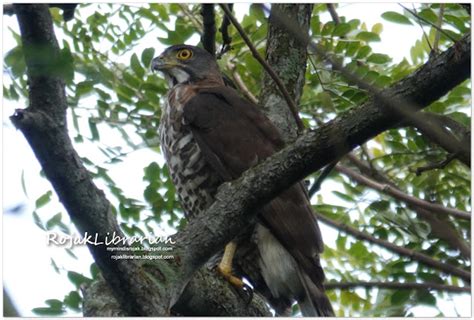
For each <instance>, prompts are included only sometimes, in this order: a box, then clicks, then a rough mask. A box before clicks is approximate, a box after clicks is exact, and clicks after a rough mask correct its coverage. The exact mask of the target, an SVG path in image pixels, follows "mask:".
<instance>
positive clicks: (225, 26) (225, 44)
mask: <svg viewBox="0 0 474 320" xmlns="http://www.w3.org/2000/svg"><path fill="white" fill-rule="evenodd" d="M227 6H228V7H229V10H230V12H232V9H233V7H234V5H233V4H232V3H229V4H228V5H227ZM229 25H230V21H229V18H228V17H227V15H224V18H223V19H222V24H221V27H220V28H219V31H220V32H221V34H222V47H221V50H220V52H219V54H218V55H217V58H218V59H220V58H221V57H222V55H223V54H224V53H226V52H227V51H229V50H230V49H232V46H231V43H232V37H230V36H229Z"/></svg>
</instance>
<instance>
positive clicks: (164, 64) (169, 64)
mask: <svg viewBox="0 0 474 320" xmlns="http://www.w3.org/2000/svg"><path fill="white" fill-rule="evenodd" d="M177 65H178V64H177V63H176V61H171V60H170V59H169V58H166V57H165V56H163V55H160V56H158V57H156V58H154V59H153V60H152V61H151V70H157V71H163V70H166V69H170V68H173V67H176V66H177Z"/></svg>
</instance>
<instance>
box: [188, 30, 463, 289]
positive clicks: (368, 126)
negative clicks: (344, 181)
mask: <svg viewBox="0 0 474 320" xmlns="http://www.w3.org/2000/svg"><path fill="white" fill-rule="evenodd" d="M468 70H470V36H469V35H468V36H466V37H465V38H464V39H463V41H461V42H459V43H458V44H456V46H454V47H452V48H450V49H448V50H447V51H445V52H443V53H442V54H440V55H439V56H438V57H436V58H435V59H432V60H430V61H429V62H428V63H426V64H425V65H424V66H422V67H421V68H420V69H418V70H417V71H416V72H415V73H413V74H411V75H410V76H408V77H406V78H405V79H403V80H401V81H399V82H398V83H396V84H395V85H393V86H392V87H390V88H388V89H385V90H384V91H383V94H384V95H385V96H388V97H391V98H392V99H396V100H397V101H399V100H409V101H413V103H415V104H416V105H417V106H418V108H423V107H426V106H427V105H429V104H430V103H432V102H433V101H434V100H436V99H438V98H439V97H441V96H443V95H444V94H445V93H446V92H447V91H448V90H450V89H452V88H453V87H455V86H456V85H457V84H459V83H460V82H462V81H464V80H465V79H466V78H467V77H468V76H469V71H468ZM433 88H436V90H433ZM392 110H393V109H389V110H387V109H386V108H385V106H384V105H383V104H382V103H381V102H380V101H377V102H376V103H374V102H373V100H369V101H368V102H366V103H365V104H363V105H362V106H359V107H356V108H352V109H351V110H349V111H347V112H345V113H343V114H342V115H340V116H339V117H337V118H336V119H334V120H332V121H330V122H328V123H326V124H323V125H321V126H320V127H319V128H318V129H317V130H315V131H310V132H308V133H305V134H303V135H302V136H300V137H299V138H298V139H297V140H296V141H295V142H294V143H293V144H291V145H289V146H287V147H286V148H284V149H283V150H281V151H279V152H278V153H276V154H274V155H273V156H271V157H269V158H268V159H266V160H265V161H264V162H262V163H260V164H259V165H257V166H255V167H253V168H251V169H249V170H247V171H246V172H245V173H244V174H243V175H242V177H240V178H239V179H238V180H235V181H233V182H229V183H225V184H223V185H222V186H221V187H220V189H219V192H218V194H217V195H216V201H215V202H214V204H213V205H212V206H211V207H210V208H209V209H208V210H206V212H205V213H204V214H203V215H202V216H200V217H198V218H196V219H194V220H193V221H192V222H191V223H190V224H189V225H188V226H187V228H186V230H184V231H183V232H181V233H180V237H181V238H183V239H193V241H192V242H183V245H184V246H185V247H186V248H187V249H188V253H189V256H188V257H187V258H188V260H186V261H183V265H185V266H191V270H192V269H193V267H192V266H193V265H194V268H196V265H200V264H202V263H204V262H205V261H206V260H207V259H209V257H211V256H212V255H213V254H214V253H215V250H216V248H223V247H224V245H225V244H226V243H228V242H229V241H230V240H232V239H233V238H234V237H235V236H236V235H237V234H238V233H240V232H242V230H245V229H246V228H247V227H248V224H249V221H251V222H253V221H255V220H254V218H255V212H257V211H258V208H259V207H260V206H261V205H263V204H264V203H266V201H268V200H269V199H272V198H274V197H275V196H276V195H277V194H279V193H280V192H281V191H282V190H284V189H286V188H287V187H288V186H289V185H292V184H294V183H296V182H298V181H300V180H301V179H303V178H304V177H305V176H307V175H308V174H310V173H312V172H314V171H316V170H319V169H321V168H322V167H324V166H325V165H327V164H328V163H330V162H331V161H333V160H334V159H336V158H337V157H340V156H342V155H344V154H345V153H347V152H349V151H350V150H352V149H353V148H355V147H356V146H358V145H360V144H362V143H364V142H365V141H367V140H368V139H370V138H372V137H374V136H376V135H377V134H378V133H380V132H382V131H384V130H386V129H388V128H390V127H392V126H393V125H394V124H396V123H397V122H398V121H401V120H403V116H400V115H399V114H394V113H393V111H392ZM391 111H392V112H391ZM191 235H193V236H191ZM402 249H404V248H402ZM404 250H406V249H404ZM405 253H406V254H407V255H408V256H410V257H412V255H413V253H412V252H405ZM420 259H421V260H422V261H430V262H431V261H433V260H432V259H430V258H429V257H426V256H424V255H423V256H422V258H420ZM196 263H197V264H196ZM438 264H440V265H441V266H440V267H442V268H443V270H444V271H446V272H447V273H450V272H451V271H449V270H448V269H453V267H452V266H448V265H445V264H442V263H438ZM438 264H437V263H434V265H438ZM453 270H455V271H452V272H456V270H460V269H453ZM456 274H459V275H460V276H463V279H466V280H467V279H469V272H465V271H464V270H460V271H459V272H457V273H456Z"/></svg>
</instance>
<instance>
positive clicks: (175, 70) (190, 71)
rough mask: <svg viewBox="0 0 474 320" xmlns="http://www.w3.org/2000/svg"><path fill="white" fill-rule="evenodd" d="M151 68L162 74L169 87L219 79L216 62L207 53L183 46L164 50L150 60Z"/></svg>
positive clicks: (193, 47) (196, 48) (199, 49)
mask: <svg viewBox="0 0 474 320" xmlns="http://www.w3.org/2000/svg"><path fill="white" fill-rule="evenodd" d="M151 68H152V70H158V71H161V72H162V73H164V75H165V77H166V79H167V80H168V83H169V85H170V87H173V86H175V85H177V84H180V83H193V82H197V81H201V80H216V79H221V76H220V72H219V67H218V65H217V62H216V60H215V59H214V57H213V56H212V55H211V54H210V53H209V52H207V51H206V50H204V49H201V48H198V47H195V46H189V45H185V44H179V45H175V46H172V47H169V48H168V49H166V50H165V51H164V52H163V53H162V54H160V55H159V56H158V57H156V58H154V59H153V60H152V62H151Z"/></svg>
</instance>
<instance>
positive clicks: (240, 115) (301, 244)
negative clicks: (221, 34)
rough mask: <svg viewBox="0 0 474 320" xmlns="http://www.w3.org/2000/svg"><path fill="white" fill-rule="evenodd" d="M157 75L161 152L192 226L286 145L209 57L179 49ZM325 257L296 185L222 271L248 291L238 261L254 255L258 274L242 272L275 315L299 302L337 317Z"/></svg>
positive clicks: (228, 254)
mask: <svg viewBox="0 0 474 320" xmlns="http://www.w3.org/2000/svg"><path fill="white" fill-rule="evenodd" d="M152 69H153V70H159V71H161V72H163V73H164V75H165V78H166V79H167V81H168V83H169V87H170V88H169V89H170V90H169V92H168V95H167V97H166V99H165V103H164V106H163V109H162V117H161V123H160V138H161V147H162V149H163V152H164V156H165V158H166V161H167V164H168V167H169V171H170V174H171V177H172V180H173V182H174V184H175V186H176V190H177V193H178V196H179V198H180V202H181V205H182V207H183V209H184V211H185V214H186V216H187V218H188V219H192V217H193V216H197V215H199V214H201V213H203V212H204V211H205V210H206V209H207V208H208V207H209V206H210V205H211V204H212V203H213V201H214V196H215V194H216V191H217V188H218V187H219V185H221V184H222V183H224V182H226V181H231V180H234V179H236V178H238V177H239V176H240V175H241V174H242V173H243V172H244V171H245V170H247V169H248V168H250V167H252V166H254V165H256V164H257V163H259V162H260V161H262V160H264V159H265V158H267V157H268V156H270V155H272V154H273V153H275V152H276V151H278V150H279V149H281V148H282V147H283V146H284V143H283V140H282V139H281V137H280V135H279V132H278V131H277V129H276V128H275V126H274V125H273V124H272V123H271V122H270V121H269V120H268V118H267V117H266V116H265V115H264V114H263V113H262V112H261V111H260V110H259V108H258V107H257V106H256V105H254V104H252V103H251V102H249V101H247V100H245V99H243V98H242V97H241V96H240V95H239V94H238V93H237V92H236V91H235V90H234V89H233V88H231V87H229V86H226V85H225V83H224V80H223V76H222V74H221V72H220V71H219V67H218V65H217V62H216V60H215V59H214V57H213V56H212V55H211V54H209V53H208V52H207V51H205V50H203V49H201V48H198V47H194V46H189V45H175V46H172V47H170V48H168V49H166V50H165V51H164V52H163V53H162V54H161V55H160V56H158V57H156V58H154V59H153V61H152ZM252 246H253V250H248V248H252ZM322 251H323V241H322V238H321V232H320V230H319V227H318V223H317V221H316V219H315V217H314V214H313V211H312V209H311V205H310V203H309V199H308V196H307V193H306V191H305V189H304V186H303V184H302V183H296V184H294V185H293V186H291V187H289V188H288V189H287V190H285V191H283V192H282V193H281V194H280V195H279V196H278V197H276V198H274V199H273V200H272V201H270V202H269V203H268V204H266V205H265V206H264V207H263V208H262V209H261V210H260V212H259V214H258V222H257V223H256V225H255V226H254V227H253V229H252V230H251V232H250V233H247V235H246V236H239V237H237V238H236V239H235V240H234V241H232V242H231V243H229V244H228V245H227V246H226V248H225V251H224V256H223V259H222V261H221V263H220V264H219V267H218V270H219V271H220V272H221V273H222V274H223V275H224V276H225V277H226V278H227V279H228V280H229V281H230V282H232V283H233V284H234V285H237V286H238V285H243V283H242V281H241V279H240V277H241V276H242V274H240V273H239V274H238V276H234V275H233V274H232V272H233V270H232V258H233V256H234V254H235V255H236V257H239V253H240V256H241V257H243V258H242V259H245V258H246V254H247V253H248V254H249V255H250V254H251V255H252V256H253V257H255V259H253V260H254V264H255V265H256V268H257V269H258V272H255V270H253V271H252V270H245V267H241V268H240V269H241V270H240V271H241V272H242V273H243V275H245V276H246V277H248V278H249V280H250V282H251V283H252V284H253V285H254V286H256V289H257V290H259V289H262V291H264V292H266V294H265V296H266V297H267V298H268V300H269V301H270V304H271V305H272V306H273V307H274V308H275V309H276V310H277V312H284V310H283V309H285V308H287V307H288V306H291V303H292V302H293V301H295V300H296V301H297V302H298V304H299V306H300V309H301V311H302V313H303V315H304V316H334V313H333V310H332V307H331V304H330V302H329V300H328V298H327V296H326V294H325V293H324V287H323V281H324V272H323V269H322V268H321V265H320V258H319V255H320V254H321V252H322ZM236 260H239V258H237V259H236ZM255 261H256V263H255ZM235 262H236V264H237V263H238V261H235ZM240 265H243V264H240ZM234 271H235V268H234ZM282 305H283V306H284V307H283V308H282V307H281V306H282Z"/></svg>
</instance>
